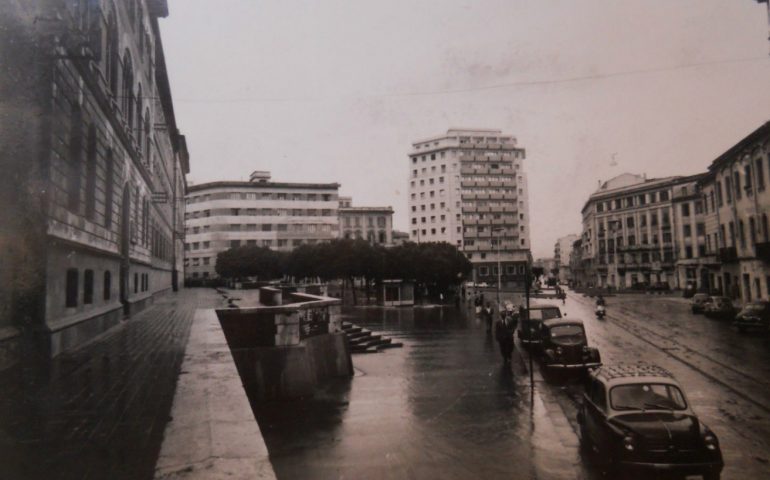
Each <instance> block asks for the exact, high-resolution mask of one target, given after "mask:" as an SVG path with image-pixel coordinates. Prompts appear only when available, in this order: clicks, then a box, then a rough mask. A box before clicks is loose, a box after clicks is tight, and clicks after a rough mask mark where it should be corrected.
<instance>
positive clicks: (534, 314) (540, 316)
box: [529, 307, 561, 320]
mask: <svg viewBox="0 0 770 480" xmlns="http://www.w3.org/2000/svg"><path fill="white" fill-rule="evenodd" d="M552 318H561V312H560V311H559V309H558V307H557V308H538V309H535V310H530V311H529V319H530V320H550V319H552Z"/></svg>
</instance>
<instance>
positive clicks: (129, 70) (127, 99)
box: [120, 49, 134, 128]
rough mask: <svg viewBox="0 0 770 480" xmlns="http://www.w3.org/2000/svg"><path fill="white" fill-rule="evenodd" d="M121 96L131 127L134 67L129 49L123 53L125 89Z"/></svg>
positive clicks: (126, 117)
mask: <svg viewBox="0 0 770 480" xmlns="http://www.w3.org/2000/svg"><path fill="white" fill-rule="evenodd" d="M120 96H121V108H122V110H123V116H124V118H125V120H126V124H127V125H128V127H129V128H131V127H132V126H133V124H134V67H133V63H132V62H131V53H130V52H129V51H128V49H126V52H125V53H124V54H123V89H122V90H121V95H120Z"/></svg>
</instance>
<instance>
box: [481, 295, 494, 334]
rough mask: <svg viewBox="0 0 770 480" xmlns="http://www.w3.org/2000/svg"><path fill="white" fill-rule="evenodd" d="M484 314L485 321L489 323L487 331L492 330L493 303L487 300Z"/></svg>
mask: <svg viewBox="0 0 770 480" xmlns="http://www.w3.org/2000/svg"><path fill="white" fill-rule="evenodd" d="M482 316H483V317H484V321H485V322H486V324H487V332H491V331H492V317H493V314H492V304H490V303H489V302H487V306H486V307H485V308H484V312H483V313H482Z"/></svg>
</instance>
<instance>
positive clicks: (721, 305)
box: [703, 297, 735, 320]
mask: <svg viewBox="0 0 770 480" xmlns="http://www.w3.org/2000/svg"><path fill="white" fill-rule="evenodd" d="M703 314H704V315H706V316H707V317H709V318H718V319H722V320H733V319H734V318H735V307H734V306H733V301H732V300H730V299H729V298H727V297H711V301H710V302H709V303H707V304H706V306H705V307H704V308H703Z"/></svg>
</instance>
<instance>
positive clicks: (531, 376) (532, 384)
mask: <svg viewBox="0 0 770 480" xmlns="http://www.w3.org/2000/svg"><path fill="white" fill-rule="evenodd" d="M531 283H532V281H531V279H530V268H529V260H527V263H526V268H525V270H524V301H525V304H526V310H525V311H526V312H527V313H526V317H527V318H524V319H521V320H522V324H523V325H529V289H530V284H531ZM531 338H532V337H531V333H530V339H531ZM533 348H534V347H533V346H532V344H531V343H530V350H529V388H530V393H531V400H532V401H534V398H535V372H534V366H533V365H532V353H533V352H532V349H533Z"/></svg>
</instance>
